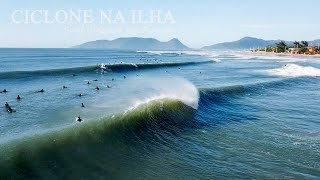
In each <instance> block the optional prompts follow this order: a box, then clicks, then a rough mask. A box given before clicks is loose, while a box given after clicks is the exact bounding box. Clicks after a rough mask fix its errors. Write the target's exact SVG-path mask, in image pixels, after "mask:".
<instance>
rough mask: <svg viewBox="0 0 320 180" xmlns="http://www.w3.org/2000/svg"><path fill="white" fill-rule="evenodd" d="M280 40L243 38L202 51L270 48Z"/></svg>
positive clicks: (208, 47) (207, 47) (206, 47)
mask: <svg viewBox="0 0 320 180" xmlns="http://www.w3.org/2000/svg"><path fill="white" fill-rule="evenodd" d="M280 41H281V40H270V41H267V40H263V39H258V38H253V37H244V38H242V39H240V40H238V41H232V42H224V43H219V44H214V45H211V46H205V47H203V48H202V49H250V48H258V47H260V48H262V47H267V46H272V45H274V44H275V43H277V42H280Z"/></svg>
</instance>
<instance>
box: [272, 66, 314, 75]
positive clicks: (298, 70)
mask: <svg viewBox="0 0 320 180" xmlns="http://www.w3.org/2000/svg"><path fill="white" fill-rule="evenodd" d="M266 72H267V73H268V74H270V75H276V76H286V77H300V76H313V77H318V76H320V69H318V68H315V67H312V66H299V65H297V64H287V65H285V66H284V67H282V68H278V69H270V70H266Z"/></svg>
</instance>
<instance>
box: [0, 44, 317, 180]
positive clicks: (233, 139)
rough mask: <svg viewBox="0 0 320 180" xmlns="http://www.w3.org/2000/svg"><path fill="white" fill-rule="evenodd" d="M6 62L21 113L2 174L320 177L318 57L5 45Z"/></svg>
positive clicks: (2, 78)
mask: <svg viewBox="0 0 320 180" xmlns="http://www.w3.org/2000/svg"><path fill="white" fill-rule="evenodd" d="M0 63H1V66H0V89H1V90H3V89H6V90H7V91H8V92H6V93H1V94H0V102H2V103H3V104H4V103H5V102H8V104H9V105H10V106H11V107H12V109H13V110H14V111H15V112H13V113H9V112H7V111H6V108H5V107H3V109H2V110H1V111H0V177H1V179H6V178H9V179H10V178H11V179H12V178H13V179H16V178H22V179H25V178H27V179H28V178H39V179H60V178H66V179H75V178H81V179H84V178H85V179H87V178H94V179H98V178H103V179H221V178H228V179H230V178H232V179H248V178H253V179H261V178H262V179H317V178H319V177H320V170H319V169H320V143H319V142H320V122H319V117H320V107H319V104H320V93H319V88H320V78H319V77H320V59H319V58H316V57H290V56H274V55H259V54H253V53H244V52H231V51H181V52H178V51H171V52H170V51H162V52H161V51H158V52H152V51H149V52H131V51H106V50H81V49H0ZM102 63H103V64H106V67H107V68H106V69H101V68H100V67H99V64H102ZM88 82H89V84H88ZM63 86H66V87H67V88H63ZM97 87H99V90H97V89H96V88H97ZM41 89H44V92H38V91H40V90H41ZM80 93H81V94H82V96H81V97H80V96H78V95H79V94H80ZM17 95H20V97H21V99H20V100H17V99H16V96H17ZM81 103H83V104H84V107H81ZM78 116H80V117H81V118H82V120H83V121H82V122H81V123H79V122H77V121H75V119H76V117H78Z"/></svg>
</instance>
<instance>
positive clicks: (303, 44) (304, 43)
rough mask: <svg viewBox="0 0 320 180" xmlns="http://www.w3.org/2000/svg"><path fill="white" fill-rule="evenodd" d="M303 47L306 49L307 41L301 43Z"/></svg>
mask: <svg viewBox="0 0 320 180" xmlns="http://www.w3.org/2000/svg"><path fill="white" fill-rule="evenodd" d="M301 44H302V46H303V47H308V46H309V43H308V42H307V41H301Z"/></svg>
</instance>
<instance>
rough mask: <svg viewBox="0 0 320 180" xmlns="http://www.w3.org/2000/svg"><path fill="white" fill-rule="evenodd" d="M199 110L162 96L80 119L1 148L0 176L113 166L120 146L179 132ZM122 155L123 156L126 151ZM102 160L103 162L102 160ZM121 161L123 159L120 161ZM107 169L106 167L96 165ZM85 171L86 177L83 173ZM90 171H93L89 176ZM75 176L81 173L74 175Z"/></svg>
mask: <svg viewBox="0 0 320 180" xmlns="http://www.w3.org/2000/svg"><path fill="white" fill-rule="evenodd" d="M194 112H195V110H194V109H193V108H192V107H190V106H188V105H186V104H184V103H182V102H181V101H178V100H172V99H158V100H154V101H150V102H148V103H146V104H141V105H139V107H136V108H134V109H132V110H130V111H128V112H126V113H123V114H119V115H115V116H110V117H106V118H103V119H100V120H92V121H88V122H82V123H78V124H76V125H73V126H72V127H69V128H66V129H63V130H61V131H57V132H53V133H50V134H46V135H42V136H37V137H30V138H24V139H22V140H16V141H12V142H10V143H8V144H2V145H1V147H0V178H1V179H3V178H4V179H6V178H13V177H14V178H22V179H23V178H45V177H48V175H51V176H55V175H56V176H58V177H59V174H60V173H61V174H64V175H66V174H69V173H66V172H68V171H70V169H69V168H72V169H76V170H75V171H76V172H78V173H80V174H81V173H82V175H84V174H86V173H85V172H87V171H82V172H81V169H83V170H84V169H85V168H87V167H90V166H89V164H91V163H92V164H91V165H92V167H96V165H97V164H104V167H108V168H110V167H109V165H110V166H112V165H114V164H112V163H115V162H112V158H113V157H114V156H117V155H116V154H117V153H119V151H118V150H119V149H121V148H118V146H121V147H125V146H124V145H125V144H129V143H130V144H131V145H132V144H137V145H141V144H140V143H141V141H151V143H152V142H154V138H155V137H156V136H158V135H164V134H165V132H166V131H167V132H168V133H170V132H175V131H177V130H179V129H183V128H184V127H186V126H188V124H190V123H192V118H193V115H194ZM121 155H123V154H121ZM97 161H98V162H97ZM116 161H117V162H119V161H121V158H119V159H116ZM96 168H98V169H96V170H100V171H101V172H103V173H104V174H105V173H107V172H106V171H105V169H104V168H102V167H96ZM82 175H81V176H82ZM86 175H88V174H86ZM70 176H72V177H75V176H77V175H76V174H72V175H70Z"/></svg>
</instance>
